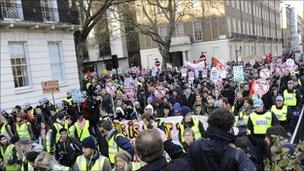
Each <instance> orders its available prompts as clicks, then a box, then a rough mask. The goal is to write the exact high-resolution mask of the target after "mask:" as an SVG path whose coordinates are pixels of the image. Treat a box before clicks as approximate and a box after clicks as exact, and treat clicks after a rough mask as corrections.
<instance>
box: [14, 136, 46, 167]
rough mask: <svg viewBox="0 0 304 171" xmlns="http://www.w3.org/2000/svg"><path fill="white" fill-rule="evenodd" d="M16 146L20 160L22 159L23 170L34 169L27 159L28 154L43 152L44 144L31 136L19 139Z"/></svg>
mask: <svg viewBox="0 0 304 171" xmlns="http://www.w3.org/2000/svg"><path fill="white" fill-rule="evenodd" d="M15 148H16V151H17V154H18V157H19V160H21V167H22V168H21V170H33V169H34V168H33V166H32V165H31V163H29V161H28V160H26V156H27V155H28V154H29V153H31V152H39V153H40V152H42V151H43V146H42V145H40V144H38V143H36V142H34V141H32V140H31V139H29V138H21V137H20V139H19V141H18V142H17V143H16V144H15Z"/></svg>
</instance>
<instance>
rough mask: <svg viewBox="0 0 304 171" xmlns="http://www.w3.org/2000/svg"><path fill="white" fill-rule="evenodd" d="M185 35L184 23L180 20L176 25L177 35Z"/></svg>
mask: <svg viewBox="0 0 304 171" xmlns="http://www.w3.org/2000/svg"><path fill="white" fill-rule="evenodd" d="M183 35H184V23H182V22H178V23H176V25H175V36H183Z"/></svg>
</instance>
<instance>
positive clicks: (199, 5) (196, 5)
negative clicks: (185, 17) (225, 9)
mask: <svg viewBox="0 0 304 171" xmlns="http://www.w3.org/2000/svg"><path fill="white" fill-rule="evenodd" d="M190 5H191V8H193V9H200V8H202V2H201V1H197V0H190Z"/></svg>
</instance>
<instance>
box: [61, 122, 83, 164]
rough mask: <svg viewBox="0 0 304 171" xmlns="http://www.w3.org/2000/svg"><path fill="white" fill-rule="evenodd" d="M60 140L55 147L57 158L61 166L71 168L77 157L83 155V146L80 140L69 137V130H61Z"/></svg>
mask: <svg viewBox="0 0 304 171" xmlns="http://www.w3.org/2000/svg"><path fill="white" fill-rule="evenodd" d="M59 133H60V139H59V141H58V142H57V143H56V146H55V158H56V160H58V162H59V163H60V164H61V165H64V166H68V167H71V166H72V165H73V163H74V162H75V160H76V158H77V156H79V155H80V154H81V152H82V151H81V150H82V149H81V144H80V142H79V141H78V140H76V139H74V138H72V137H69V136H68V133H67V130H66V129H65V128H61V129H60V130H59Z"/></svg>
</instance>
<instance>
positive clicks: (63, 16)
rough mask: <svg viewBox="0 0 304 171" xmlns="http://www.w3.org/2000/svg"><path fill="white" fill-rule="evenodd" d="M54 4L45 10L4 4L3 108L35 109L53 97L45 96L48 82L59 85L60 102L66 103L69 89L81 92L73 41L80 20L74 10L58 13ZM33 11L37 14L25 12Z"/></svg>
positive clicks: (0, 18)
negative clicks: (33, 106) (26, 106)
mask: <svg viewBox="0 0 304 171" xmlns="http://www.w3.org/2000/svg"><path fill="white" fill-rule="evenodd" d="M54 2H56V1H53V0H49V4H48V5H52V6H48V7H43V8H42V7H41V5H42V4H40V6H35V5H32V6H30V5H29V4H27V5H25V4H22V3H21V1H18V0H16V2H15V3H14V4H9V3H1V8H2V9H1V16H0V24H1V34H0V38H1V42H0V45H1V46H0V55H1V75H0V76H1V99H0V106H2V107H5V108H12V107H14V106H15V105H21V106H22V105H24V104H25V103H31V104H32V105H35V104H36V103H37V102H38V100H39V99H41V98H43V97H47V98H48V99H51V94H44V93H43V92H42V87H41V82H44V81H49V80H58V81H59V86H60V92H59V93H54V97H55V100H56V101H58V100H62V99H64V98H65V96H66V92H67V91H68V90H69V89H71V88H79V79H78V71H77V62H76V54H75V44H74V37H73V31H74V29H75V27H76V26H75V24H77V20H78V17H77V14H76V13H74V14H73V15H72V12H73V11H72V10H70V11H69V9H65V10H63V9H60V8H59V9H58V6H57V3H54ZM61 2H62V1H61ZM61 5H62V4H61ZM31 8H32V9H36V10H35V11H36V12H37V13H36V14H35V13H31V14H30V13H28V10H26V11H23V9H31ZM48 8H49V10H46V9H48ZM39 10H40V11H39ZM67 11H69V14H67V13H65V12H67ZM72 17H75V18H74V19H75V20H74V21H73V20H72Z"/></svg>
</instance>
